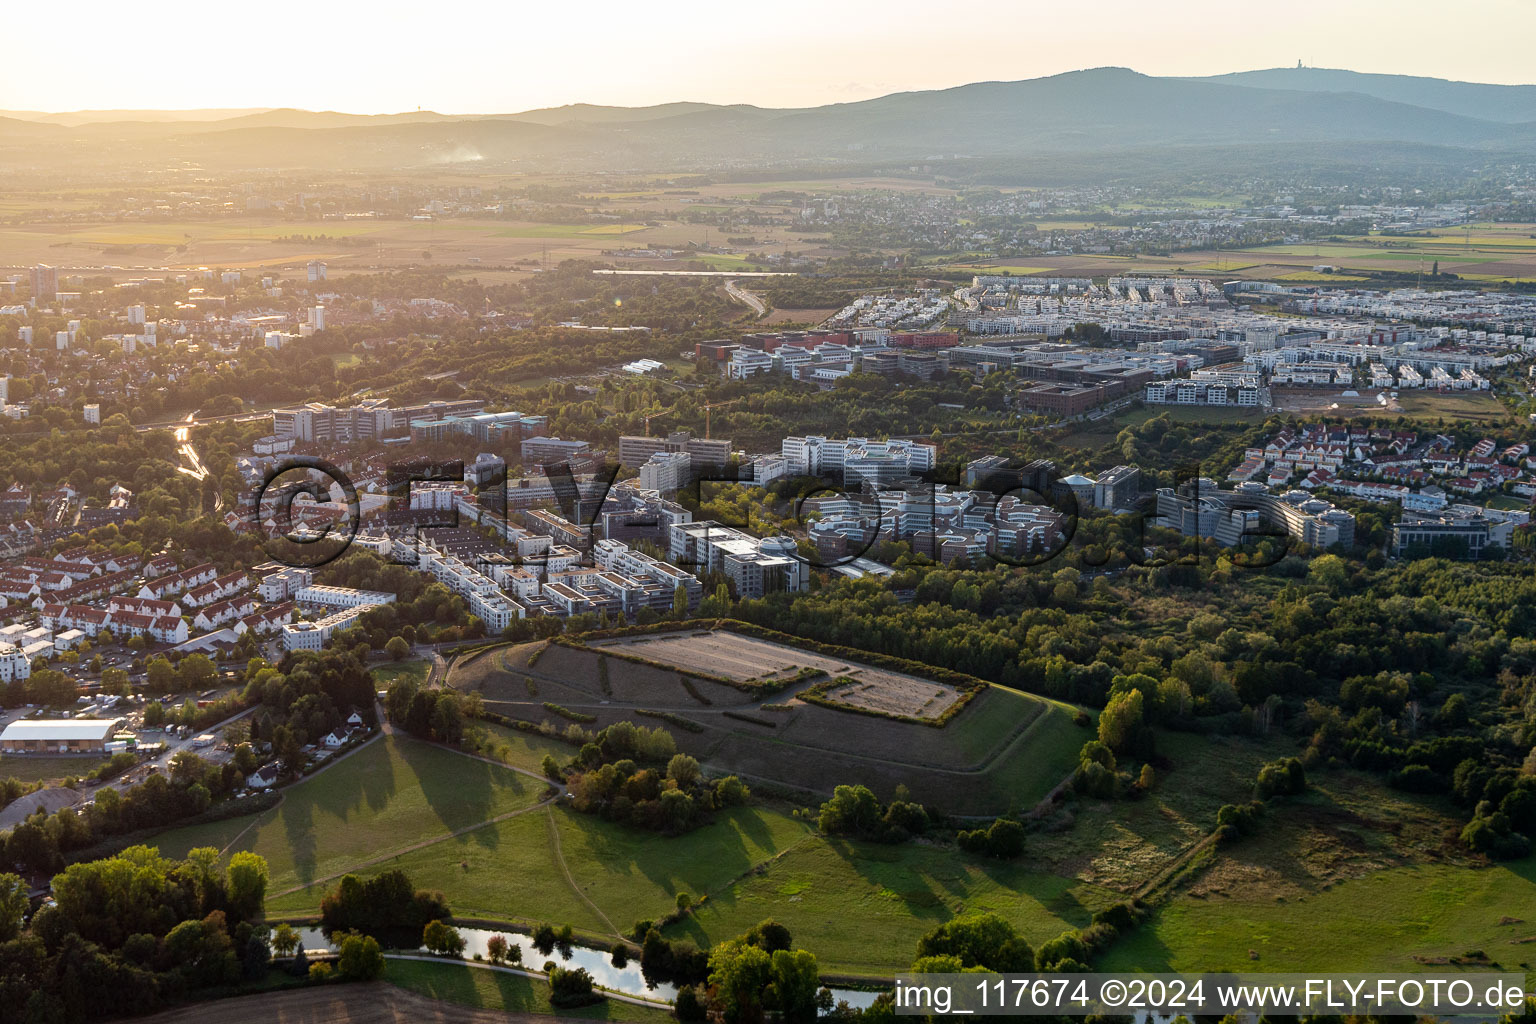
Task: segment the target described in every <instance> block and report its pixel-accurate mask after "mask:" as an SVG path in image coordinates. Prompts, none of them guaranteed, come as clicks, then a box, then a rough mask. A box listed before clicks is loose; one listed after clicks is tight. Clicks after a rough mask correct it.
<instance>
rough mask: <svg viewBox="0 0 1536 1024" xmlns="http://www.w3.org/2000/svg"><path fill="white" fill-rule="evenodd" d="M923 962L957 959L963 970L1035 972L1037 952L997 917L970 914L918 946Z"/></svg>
mask: <svg viewBox="0 0 1536 1024" xmlns="http://www.w3.org/2000/svg"><path fill="white" fill-rule="evenodd" d="M917 956H918V958H919V959H922V958H924V957H931V956H953V957H955V958H957V959H958V960H959V961H960V966H961V967H985V968H986V969H987V970H989V971H995V972H998V973H1008V972H1024V971H1032V970H1034V966H1035V954H1034V950H1032V949H1030V948H1029V943H1027V942H1025V941H1024V939H1023V938H1022V937H1021V936H1020V935H1019V933H1018V932H1017V931H1015V930H1014V927H1013V925H1012V924H1010V923H1008V921H1007V920H1005V919H1004V918H1002V917H999V916H998V915H997V914H968V915H966V916H964V917H957V918H954V919H953V920H951V921H947V922H945V923H944V924H941V925H939V927H937V928H935V929H934V930H933V931H931V932H929V933H928V934H927V935H925V936H923V938H922V939H921V940H919V941H918V944H917Z"/></svg>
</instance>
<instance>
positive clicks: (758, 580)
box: [668, 520, 808, 598]
mask: <svg viewBox="0 0 1536 1024" xmlns="http://www.w3.org/2000/svg"><path fill="white" fill-rule="evenodd" d="M668 549H669V550H668V559H669V560H670V561H671V562H673V563H674V564H677V565H680V566H692V565H697V566H698V567H699V571H700V572H705V573H707V572H713V571H717V570H718V571H720V572H723V573H725V575H726V576H728V577H730V579H731V580H732V582H734V583H735V584H736V593H737V596H739V597H743V598H755V597H762V596H763V595H764V594H770V593H776V592H778V591H790V592H794V591H799V590H803V589H805V584H806V578H807V575H808V574H807V572H806V565H805V562H804V560H803V559H801V558H800V557H799V555H798V550H797V548H796V545H795V541H794V539H793V538H791V537H768V538H764V539H762V540H759V539H758V538H756V537H752V536H749V535H747V534H745V533H742V532H740V531H739V530H733V529H731V528H730V527H729V526H722V525H721V524H719V523H717V522H714V521H713V520H705V521H704V522H699V523H678V524H676V525H674V526H673V527H672V529H671V531H670V534H669V536H668Z"/></svg>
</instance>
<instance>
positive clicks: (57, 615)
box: [38, 604, 112, 636]
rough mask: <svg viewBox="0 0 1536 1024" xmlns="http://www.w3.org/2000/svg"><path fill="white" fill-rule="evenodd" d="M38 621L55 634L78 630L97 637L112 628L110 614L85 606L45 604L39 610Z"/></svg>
mask: <svg viewBox="0 0 1536 1024" xmlns="http://www.w3.org/2000/svg"><path fill="white" fill-rule="evenodd" d="M38 619H39V621H40V622H41V623H42V624H43V626H44V627H45V628H47V629H51V630H53V631H54V632H55V633H63V632H65V631H66V630H71V629H78V630H79V631H80V632H82V633H84V634H85V635H86V636H96V635H97V634H98V633H100V632H101V631H102V630H104V629H111V628H112V616H111V615H110V614H108V613H107V612H104V611H102V610H101V609H100V608H92V607H90V606H89V605H83V604H71V605H64V604H45V605H43V606H42V608H40V609H39V610H38Z"/></svg>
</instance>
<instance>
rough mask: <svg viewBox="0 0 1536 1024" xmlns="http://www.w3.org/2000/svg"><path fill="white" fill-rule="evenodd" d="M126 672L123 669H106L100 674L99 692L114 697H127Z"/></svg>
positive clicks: (127, 683)
mask: <svg viewBox="0 0 1536 1024" xmlns="http://www.w3.org/2000/svg"><path fill="white" fill-rule="evenodd" d="M128 687H129V682H128V670H127V669H123V668H116V667H113V668H108V669H103V670H102V672H101V692H102V693H106V694H111V695H112V696H116V697H123V696H127V694H128V692H129V690H128Z"/></svg>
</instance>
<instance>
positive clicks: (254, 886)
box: [225, 850, 267, 920]
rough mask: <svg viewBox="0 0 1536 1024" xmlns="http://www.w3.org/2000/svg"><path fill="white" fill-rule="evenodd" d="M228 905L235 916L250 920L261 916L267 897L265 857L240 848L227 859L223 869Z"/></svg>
mask: <svg viewBox="0 0 1536 1024" xmlns="http://www.w3.org/2000/svg"><path fill="white" fill-rule="evenodd" d="M225 885H226V886H227V887H228V891H229V907H230V910H232V911H233V912H234V914H235V916H236V917H237V918H242V919H245V920H251V919H254V918H257V917H260V916H261V910H262V906H263V905H264V904H265V902H266V898H267V859H266V858H265V857H263V856H261V855H260V854H257V853H251V852H250V851H248V850H242V851H240V852H239V853H236V854H235V855H234V856H232V857H230V859H229V867H228V869H227V870H226V871H225Z"/></svg>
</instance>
